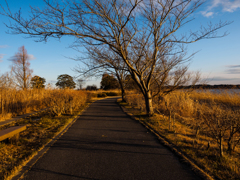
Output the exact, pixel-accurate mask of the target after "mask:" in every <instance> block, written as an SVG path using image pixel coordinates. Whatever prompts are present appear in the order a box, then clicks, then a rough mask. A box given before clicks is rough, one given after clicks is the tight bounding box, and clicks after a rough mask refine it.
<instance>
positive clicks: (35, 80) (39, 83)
mask: <svg viewBox="0 0 240 180" xmlns="http://www.w3.org/2000/svg"><path fill="white" fill-rule="evenodd" d="M45 82H46V79H45V78H42V77H40V76H34V77H32V79H31V85H32V88H33V89H42V88H45V85H44V84H45Z"/></svg>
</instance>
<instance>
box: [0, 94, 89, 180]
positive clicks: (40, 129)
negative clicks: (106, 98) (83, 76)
mask: <svg viewBox="0 0 240 180" xmlns="http://www.w3.org/2000/svg"><path fill="white" fill-rule="evenodd" d="M30 93H32V96H33V97H38V100H36V99H34V98H33V97H32V98H29V99H28V98H26V99H24V98H23V99H22V101H20V99H21V98H19V99H18V100H19V101H18V103H19V104H18V105H19V106H20V105H21V103H22V104H24V102H25V101H27V99H28V100H30V101H31V102H29V104H31V103H32V105H33V104H34V102H36V103H37V104H45V106H41V105H40V106H37V107H38V108H43V107H49V110H48V111H44V112H42V113H38V114H36V115H34V116H31V117H27V118H25V119H21V120H18V121H16V122H13V123H11V124H8V125H5V126H1V127H0V130H3V129H7V128H9V127H12V126H19V125H26V126H27V129H26V130H25V131H23V132H21V133H20V134H19V135H16V136H14V137H12V138H10V139H7V140H5V141H2V142H0V162H1V163H0V179H9V178H10V177H11V176H12V175H13V174H14V173H15V172H17V171H18V170H19V169H21V167H22V166H23V165H24V164H25V163H26V162H27V161H28V160H29V159H30V158H31V157H32V156H33V155H34V154H36V153H37V152H38V151H39V150H40V149H41V148H42V147H44V145H45V144H46V143H48V142H49V141H50V140H51V139H52V138H53V137H54V136H55V135H56V134H57V133H59V132H60V131H61V130H62V129H64V127H66V126H67V125H68V124H69V123H70V122H72V121H73V119H74V118H75V117H76V116H77V115H78V114H79V113H80V112H81V110H83V109H84V107H86V105H87V101H89V96H90V95H89V94H88V93H87V92H83V91H76V90H42V91H40V94H39V95H37V93H36V92H31V90H30V91H27V92H26V94H28V95H29V94H30ZM34 93H35V94H34ZM20 95H23V96H26V95H25V94H24V93H22V94H21V91H20ZM20 95H19V96H20ZM40 97H41V98H40ZM9 99H10V98H9ZM35 100H36V101H35ZM10 102H11V101H9V104H10ZM5 104H7V103H5ZM9 104H8V105H7V106H5V107H10V105H9ZM29 104H28V105H26V104H25V105H26V106H22V107H23V109H25V110H27V109H28V110H29V111H31V110H33V108H30V105H29ZM38 108H37V109H38ZM6 110H7V111H8V113H10V112H11V111H10V108H8V109H6ZM34 110H36V109H34ZM25 112H27V111H24V112H21V111H19V112H18V114H24V113H25ZM11 114H12V115H14V113H11Z"/></svg>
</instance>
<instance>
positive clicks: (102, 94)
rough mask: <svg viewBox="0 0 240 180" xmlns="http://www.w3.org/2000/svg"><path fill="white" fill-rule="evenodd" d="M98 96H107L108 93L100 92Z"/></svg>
mask: <svg viewBox="0 0 240 180" xmlns="http://www.w3.org/2000/svg"><path fill="white" fill-rule="evenodd" d="M97 97H107V94H106V93H98V94H97Z"/></svg>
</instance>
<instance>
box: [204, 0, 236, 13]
mask: <svg viewBox="0 0 240 180" xmlns="http://www.w3.org/2000/svg"><path fill="white" fill-rule="evenodd" d="M216 7H221V8H222V11H223V12H234V11H236V10H237V9H238V8H240V0H212V2H211V5H210V6H208V7H207V9H206V11H202V12H201V13H202V15H203V16H205V17H210V16H212V15H214V12H213V11H212V10H213V9H214V8H216Z"/></svg>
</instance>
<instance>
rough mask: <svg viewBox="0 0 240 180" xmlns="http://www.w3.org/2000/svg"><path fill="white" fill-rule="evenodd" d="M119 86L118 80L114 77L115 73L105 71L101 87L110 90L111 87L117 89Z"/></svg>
mask: <svg viewBox="0 0 240 180" xmlns="http://www.w3.org/2000/svg"><path fill="white" fill-rule="evenodd" d="M118 87H119V84H118V80H117V79H116V78H114V76H113V75H109V74H107V73H104V74H103V76H102V81H101V89H104V90H109V89H117V88H118Z"/></svg>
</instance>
